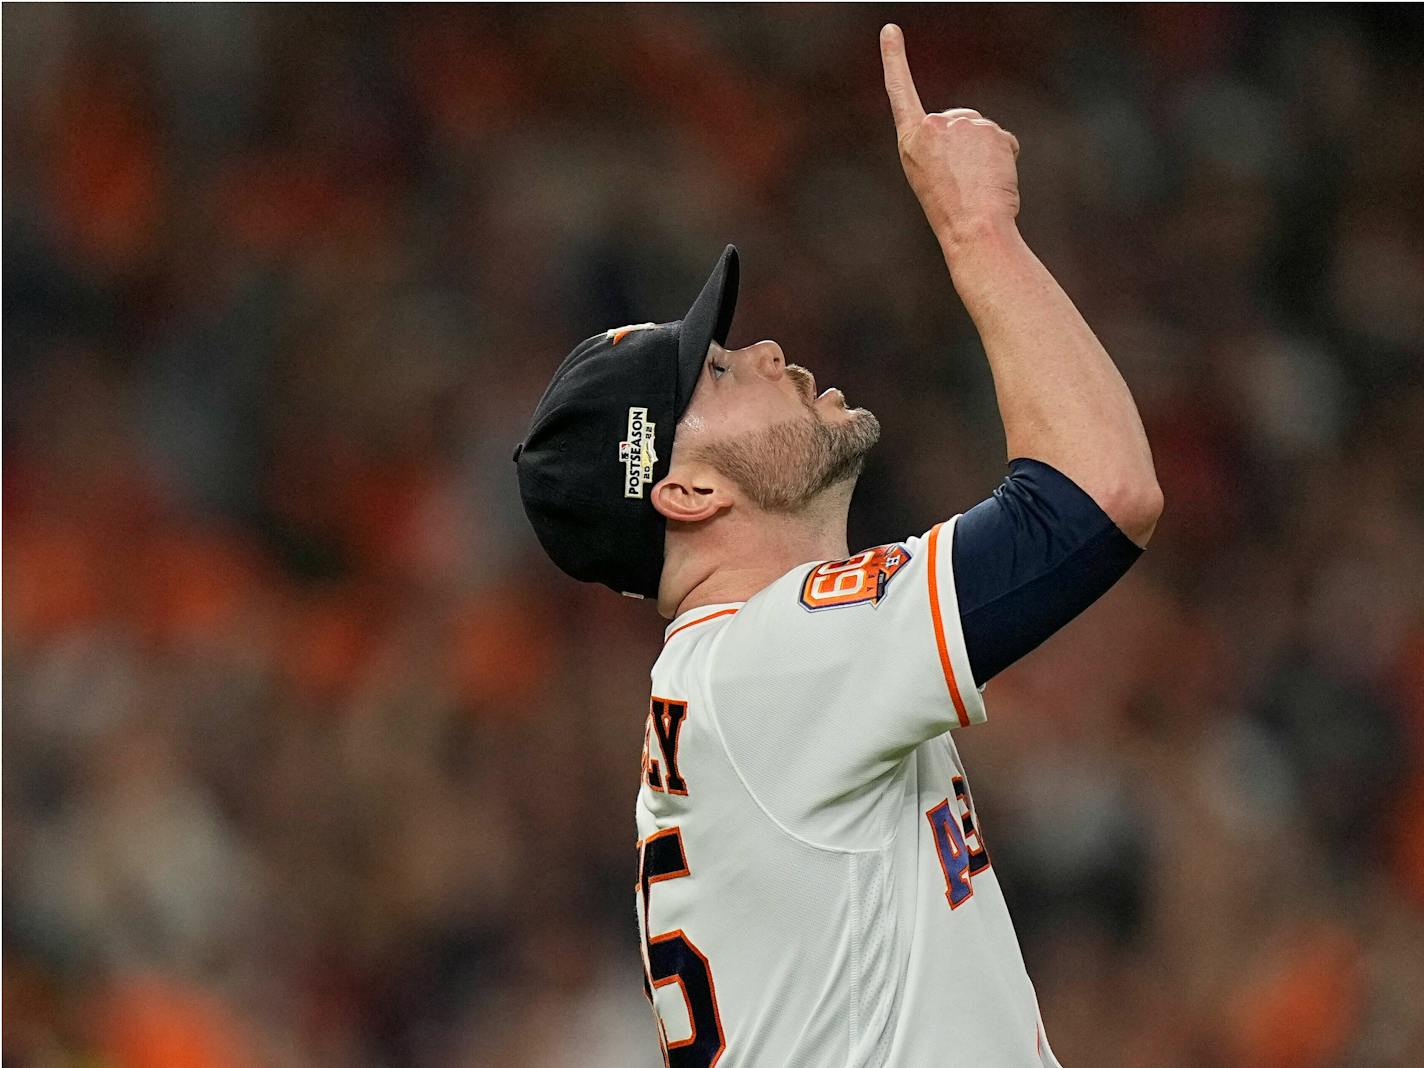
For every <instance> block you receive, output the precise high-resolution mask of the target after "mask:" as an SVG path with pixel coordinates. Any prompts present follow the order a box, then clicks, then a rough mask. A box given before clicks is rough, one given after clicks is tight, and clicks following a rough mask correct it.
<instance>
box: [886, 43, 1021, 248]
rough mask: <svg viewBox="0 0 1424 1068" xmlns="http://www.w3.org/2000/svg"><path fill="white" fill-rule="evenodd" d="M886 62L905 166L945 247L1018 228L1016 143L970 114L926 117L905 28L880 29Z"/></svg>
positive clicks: (956, 112)
mask: <svg viewBox="0 0 1424 1068" xmlns="http://www.w3.org/2000/svg"><path fill="white" fill-rule="evenodd" d="M880 59H881V62H882V63H883V64H884V67H885V92H886V93H887V94H888V95H889V97H890V110H891V111H892V112H893V113H894V116H895V132H896V134H897V136H898V138H899V142H900V162H901V164H903V165H904V168H905V177H906V178H908V179H909V180H910V188H911V189H913V190H914V191H915V196H917V197H918V198H919V200H920V206H921V207H922V208H924V209H925V217H926V218H927V219H929V221H930V226H931V227H932V228H933V229H934V232H935V235H936V236H937V237H938V238H939V239H940V242H941V243H942V244H943V243H944V242H951V243H952V242H958V241H963V240H965V239H966V238H968V237H971V236H973V235H974V234H976V233H980V232H982V231H983V230H985V229H988V228H992V227H995V226H1002V225H1004V224H1012V223H1013V221H1014V218H1015V216H1017V215H1018V213H1019V178H1018V171H1017V169H1016V168H1015V166H1014V160H1015V158H1017V156H1018V154H1019V142H1018V138H1016V137H1015V136H1014V135H1013V134H1011V133H1009V132H1008V131H1007V130H1002V129H1000V128H999V126H998V124H997V123H994V122H991V121H990V120H989V119H986V118H984V117H983V116H982V115H980V114H979V112H977V111H974V110H972V109H970V108H952V109H951V110H949V111H941V112H937V113H935V114H933V115H926V114H925V109H924V108H923V107H922V106H921V105H920V96H919V94H918V93H917V92H915V80H914V78H912V77H911V76H910V64H909V62H908V61H907V60H906V59H905V37H904V34H902V33H901V32H900V27H898V26H896V25H893V24H891V25H888V26H886V27H885V28H884V29H883V30H881V31H880Z"/></svg>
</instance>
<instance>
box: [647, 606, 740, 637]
mask: <svg viewBox="0 0 1424 1068" xmlns="http://www.w3.org/2000/svg"><path fill="white" fill-rule="evenodd" d="M737 611H738V609H735V608H724V609H722V610H721V611H720V612H712V613H709V614H708V615H705V616H703V617H702V618H701V619H694V620H692V621H691V622H690V623H684V624H683V625H682V626H680V627H678V628H677V630H675V631H673V632H672V633H671V634H669V635H668V636H667V637H666V638H664V639H663V644H664V645H666V644H667V643H668V642H670V641H672V640H673V638H675V637H677V636H678V635H679V634H681V633H682V632H683V631H685V630H686V629H687V628H688V627H695V626H697V624H699V623H706V622H707V621H708V620H709V619H716V618H717V617H718V616H731V615H736V613H737Z"/></svg>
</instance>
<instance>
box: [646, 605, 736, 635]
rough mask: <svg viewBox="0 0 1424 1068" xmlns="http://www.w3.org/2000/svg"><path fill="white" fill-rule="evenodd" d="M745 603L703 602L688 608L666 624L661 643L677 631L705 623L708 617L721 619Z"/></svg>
mask: <svg viewBox="0 0 1424 1068" xmlns="http://www.w3.org/2000/svg"><path fill="white" fill-rule="evenodd" d="M746 603H747V602H746V601H728V602H726V603H725V604H704V605H699V606H698V607H697V608H689V609H688V610H687V611H686V612H684V613H682V615H680V616H678V617H677V618H676V619H674V620H673V621H672V622H671V623H669V624H668V625H667V629H666V630H665V631H663V644H664V645H666V644H667V643H668V641H669V640H670V639H671V638H672V636H673V635H674V634H676V633H677V632H678V631H681V630H686V629H687V628H688V627H695V626H697V624H699V623H705V622H707V621H708V620H710V619H723V618H725V617H726V616H730V615H732V614H734V613H735V612H736V611H737V609H739V608H741V607H742V605H744V604H746Z"/></svg>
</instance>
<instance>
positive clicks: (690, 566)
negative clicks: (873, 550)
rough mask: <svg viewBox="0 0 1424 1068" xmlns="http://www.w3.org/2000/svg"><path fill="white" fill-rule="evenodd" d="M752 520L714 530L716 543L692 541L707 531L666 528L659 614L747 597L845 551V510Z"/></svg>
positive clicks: (675, 613) (670, 614)
mask: <svg viewBox="0 0 1424 1068" xmlns="http://www.w3.org/2000/svg"><path fill="white" fill-rule="evenodd" d="M757 519H758V521H757V522H756V523H755V524H746V527H747V529H742V530H740V531H738V530H732V529H728V530H726V531H718V532H716V536H717V539H718V541H717V543H716V544H715V545H706V544H698V543H697V542H696V540H695V539H697V538H699V537H703V538H705V536H706V535H708V534H712V533H713V532H712V531H707V530H704V531H696V532H690V533H681V532H673V531H670V532H669V537H668V561H667V564H666V565H665V566H666V567H667V569H668V572H667V574H666V575H665V578H667V579H668V580H669V581H668V582H667V583H666V585H665V587H664V594H663V596H661V597H659V599H658V609H659V611H660V613H661V614H662V615H663V616H665V617H666V618H668V619H675V618H676V617H677V616H680V615H682V613H684V612H688V611H691V610H692V609H694V608H701V607H702V606H703V605H709V604H726V603H728V602H731V601H746V600H749V599H750V598H751V597H752V595H753V594H755V593H757V592H758V591H759V590H763V589H765V588H766V587H767V586H770V585H771V584H772V583H773V582H775V581H776V580H777V579H779V578H780V577H781V576H782V575H784V574H786V572H788V571H790V570H791V569H792V568H793V567H795V566H796V565H797V564H804V563H807V562H808V561H811V560H840V559H843V558H845V557H847V556H849V555H850V550H849V549H848V548H847V545H846V524H845V514H844V512H841V513H840V514H839V515H838V516H837V517H836V518H835V519H832V520H830V521H829V522H828V521H827V517H825V516H820V517H807V516H796V517H780V516H776V517H764V516H758V517H757Z"/></svg>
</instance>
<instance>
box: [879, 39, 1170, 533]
mask: <svg viewBox="0 0 1424 1068" xmlns="http://www.w3.org/2000/svg"><path fill="white" fill-rule="evenodd" d="M880 54H881V60H882V62H883V64H884V68H885V91H886V93H887V94H888V95H889V97H890V107H891V110H892V112H893V113H894V117H895V129H896V133H897V135H898V139H899V145H900V161H901V163H902V164H903V165H904V168H905V176H906V178H908V179H909V182H910V187H911V188H912V189H913V190H914V191H915V195H916V197H918V198H919V201H920V205H921V206H922V207H923V208H924V211H925V217H926V218H927V219H928V220H929V223H930V226H931V228H932V229H933V230H934V233H935V236H936V237H937V238H938V239H939V243H940V247H941V249H943V250H944V258H945V262H946V263H947V264H948V266H949V274H950V278H951V279H952V280H953V282H954V287H955V289H956V290H957V291H958V293H959V296H960V299H961V300H963V301H964V306H965V308H966V309H967V310H968V312H969V315H970V317H971V318H972V319H973V320H974V325H975V327H976V328H977V329H978V331H979V336H980V338H981V339H982V340H983V342H984V351H985V352H986V353H987V355H988V357H989V366H990V369H991V371H992V373H993V376H994V391H995V394H996V395H997V397H998V402H999V414H1000V416H1001V418H1002V419H1003V423H1004V434H1005V437H1006V438H1007V443H1008V454H1009V458H1010V459H1012V458H1015V457H1028V458H1031V459H1037V460H1041V461H1043V462H1044V463H1047V464H1050V465H1052V466H1053V467H1055V468H1057V469H1058V470H1059V471H1061V472H1062V473H1063V474H1065V475H1067V476H1068V477H1069V478H1071V479H1072V480H1073V481H1074V482H1075V483H1077V485H1078V486H1079V487H1080V488H1081V489H1083V491H1084V492H1086V493H1087V494H1088V495H1089V496H1091V497H1092V498H1093V500H1094V501H1096V502H1097V504H1098V506H1099V507H1100V508H1101V509H1102V510H1103V511H1104V512H1105V513H1106V514H1107V515H1108V517H1109V518H1110V519H1112V521H1113V522H1114V523H1116V524H1117V526H1118V527H1119V529H1121V530H1122V532H1123V533H1124V534H1126V535H1127V536H1128V537H1129V538H1131V539H1132V540H1133V541H1134V542H1135V543H1136V544H1138V545H1139V546H1145V545H1146V544H1147V541H1148V539H1149V538H1150V537H1151V536H1152V531H1153V530H1154V529H1155V527H1156V525H1157V519H1158V517H1159V516H1160V515H1161V512H1162V491H1161V490H1160V489H1159V488H1158V485H1157V477H1156V474H1155V473H1154V471H1153V468H1152V452H1151V450H1150V449H1149V448H1148V445H1147V435H1146V433H1145V432H1144V431H1143V429H1142V420H1141V418H1140V417H1139V416H1138V414H1137V406H1136V405H1135V404H1134V403H1133V400H1132V394H1131V393H1129V392H1128V389H1127V384H1126V383H1125V382H1124V381H1123V380H1122V375H1120V374H1119V373H1118V370H1117V368H1116V367H1115V366H1113V362H1112V360H1111V358H1109V356H1108V354H1107V352H1106V351H1105V350H1104V349H1103V346H1102V345H1101V344H1100V343H1099V342H1098V339H1097V338H1096V337H1095V336H1094V335H1093V332H1092V330H1091V329H1089V327H1088V324H1087V323H1086V322H1084V321H1083V317H1082V316H1081V315H1080V314H1078V309H1077V308H1075V307H1074V306H1073V302H1072V301H1071V300H1069V299H1068V295H1067V294H1066V293H1064V292H1063V290H1062V288H1061V287H1060V286H1059V285H1058V283H1057V282H1056V281H1054V279H1053V276H1052V275H1051V274H1049V272H1048V269H1047V268H1046V267H1044V266H1043V264H1042V263H1040V262H1039V260H1038V257H1037V256H1035V255H1034V254H1033V252H1032V251H1031V250H1030V249H1029V247H1028V245H1027V244H1025V243H1024V240H1023V238H1022V237H1021V236H1020V235H1019V231H1018V226H1017V224H1016V223H1015V221H1014V220H1015V218H1016V216H1017V215H1018V210H1019V191H1018V173H1017V169H1016V167H1015V163H1014V161H1015V159H1016V158H1017V156H1018V150H1019V145H1018V140H1017V139H1016V138H1015V137H1014V135H1013V134H1011V133H1008V132H1007V131H1005V130H1002V129H1000V128H999V126H998V125H997V124H996V123H994V122H992V121H990V120H988V119H985V118H984V117H983V116H981V115H980V114H979V112H977V111H973V110H971V109H968V108H954V109H952V110H950V111H944V112H937V113H933V114H929V115H926V114H925V111H924V108H923V107H921V105H920V98H919V95H918V93H917V92H916V90H915V83H914V80H913V78H912V77H911V76H910V67H909V63H908V61H907V60H906V58H905V39H904V36H903V34H902V33H901V32H900V28H899V27H898V26H893V25H891V26H886V27H885V28H884V29H883V30H882V31H881V33H880Z"/></svg>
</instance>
